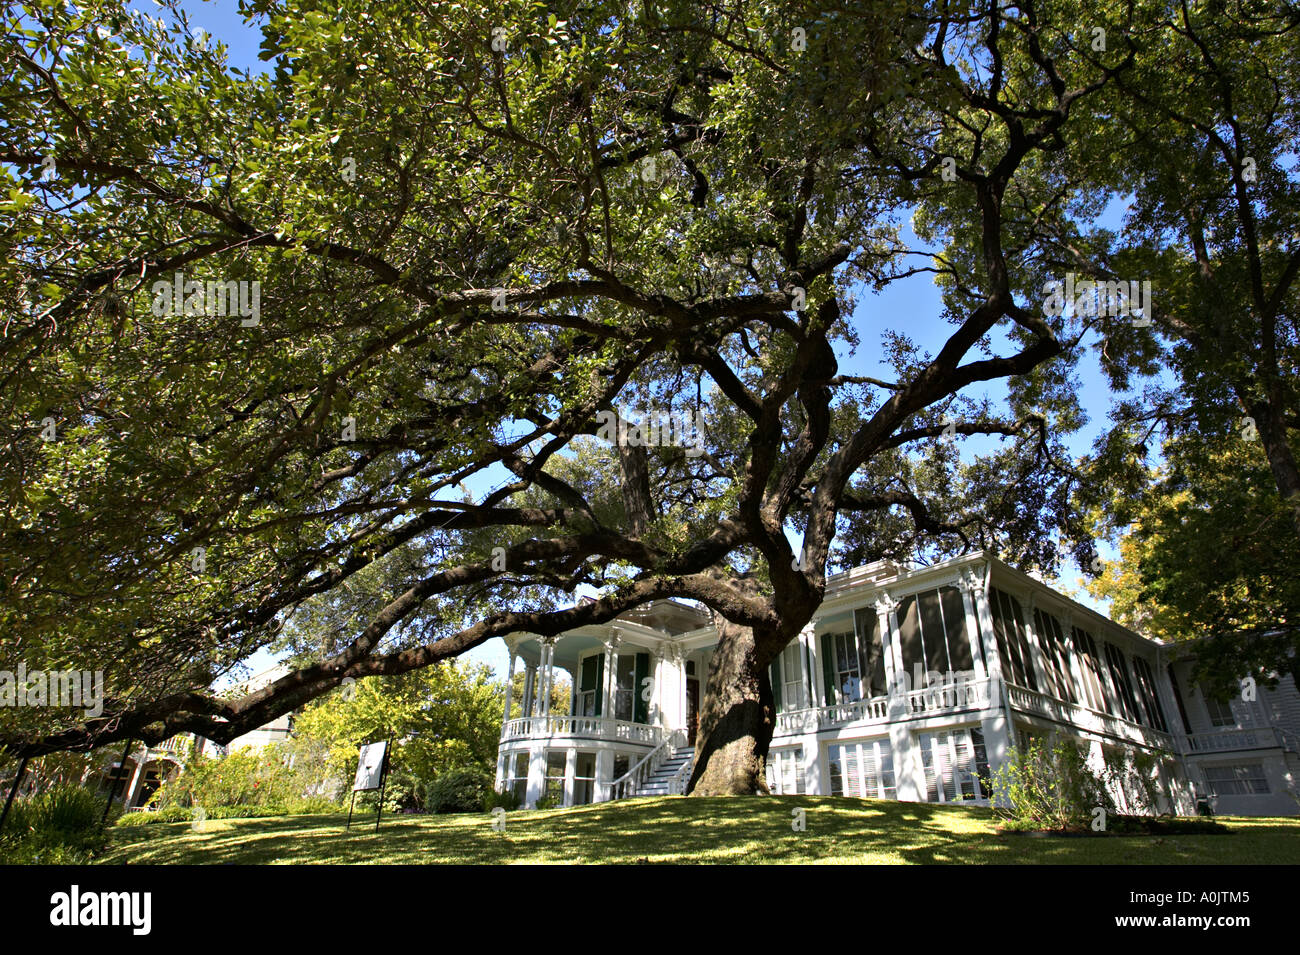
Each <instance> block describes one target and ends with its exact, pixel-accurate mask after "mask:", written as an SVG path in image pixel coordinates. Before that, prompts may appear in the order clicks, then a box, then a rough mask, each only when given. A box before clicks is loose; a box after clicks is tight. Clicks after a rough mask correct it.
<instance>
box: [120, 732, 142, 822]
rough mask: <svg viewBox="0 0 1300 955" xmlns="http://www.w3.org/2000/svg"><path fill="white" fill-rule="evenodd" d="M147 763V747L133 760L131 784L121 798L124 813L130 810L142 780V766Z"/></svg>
mask: <svg viewBox="0 0 1300 955" xmlns="http://www.w3.org/2000/svg"><path fill="white" fill-rule="evenodd" d="M148 761H149V747H147V746H146V747H145V748H144V749H142V750H141V751H140V755H139V756H137V757H136V758H135V772H134V773H132V774H131V782H130V783H128V784H127V787H126V795H125V796H124V797H123V798H122V809H123V810H124V811H125V810H127V809H130V808H131V804H132V803H133V802H135V794H136V792H137V791H138V790H139V788H140V781H141V780H142V779H143V778H144V764H145V763H146V762H148Z"/></svg>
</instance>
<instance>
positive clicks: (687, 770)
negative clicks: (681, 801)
mask: <svg viewBox="0 0 1300 955" xmlns="http://www.w3.org/2000/svg"><path fill="white" fill-rule="evenodd" d="M694 768H695V753H691V758H690V759H688V760H687V761H686V762H684V763H682V768H681V769H679V770H677V772H676V773H675V774H674V775H673V778H672V779H670V780H668V794H669V795H670V796H685V795H686V787H687V785H689V783H690V781H691V770H692V769H694Z"/></svg>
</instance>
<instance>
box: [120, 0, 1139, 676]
mask: <svg viewBox="0 0 1300 955" xmlns="http://www.w3.org/2000/svg"><path fill="white" fill-rule="evenodd" d="M134 6H137V7H139V8H140V9H142V10H144V11H145V12H148V13H150V14H151V15H157V14H158V10H157V8H156V7H155V6H154V4H152V3H149V2H137V3H135V4H134ZM185 8H186V10H187V11H188V13H189V15H190V22H191V25H192V26H193V27H195V28H198V29H203V30H205V31H207V32H208V33H209V34H211V35H212V36H213V37H215V38H216V39H218V40H220V41H222V42H223V43H225V44H226V45H227V47H228V49H229V53H228V56H229V62H230V65H231V66H232V67H233V68H235V69H240V70H243V69H248V70H252V71H254V72H257V71H261V70H264V69H265V68H266V66H267V64H266V63H264V62H262V61H261V60H259V59H258V48H259V46H260V44H261V34H260V32H259V31H258V30H257V28H256V27H254V26H250V25H249V24H246V23H245V22H244V21H243V19H242V17H241V16H240V14H239V11H238V8H237V4H236V3H235V2H234V0H188V2H187V3H186V4H185ZM1121 212H1122V209H1121V208H1120V207H1119V206H1118V205H1116V204H1112V206H1111V208H1109V209H1108V210H1107V211H1106V213H1105V214H1104V216H1103V217H1102V219H1101V220H1100V221H1101V222H1102V223H1104V224H1105V225H1107V226H1109V227H1111V228H1115V227H1118V225H1119V224H1120V223H1119V219H1120V215H1121ZM904 241H909V242H915V241H916V240H915V237H914V236H912V235H911V232H910V229H908V230H906V232H905V235H904ZM941 312H942V303H941V299H940V294H939V290H938V289H937V288H936V287H935V285H934V284H933V281H932V278H931V277H930V276H927V275H920V276H915V277H912V278H910V279H907V280H903V281H899V282H896V283H893V284H892V285H890V286H888V287H887V288H886V289H885V290H884V291H882V292H881V293H879V294H872V293H871V292H870V291H869V290H862V291H861V292H860V293H859V296H858V305H857V309H856V311H855V312H854V316H853V322H854V324H855V326H856V327H857V329H858V332H859V335H860V337H861V340H862V345H861V347H860V348H859V349H858V351H857V353H856V354H854V355H848V354H847V353H846V352H845V351H844V349H840V350H839V358H840V371H841V373H843V374H856V375H872V376H878V377H883V378H889V377H891V376H892V369H891V368H890V367H889V366H888V365H886V364H884V363H883V362H880V361H877V360H876V358H877V356H878V354H879V351H878V349H877V348H876V345H877V344H878V342H879V336H880V331H881V330H882V329H883V328H886V327H899V322H898V319H899V317H900V316H916V317H917V321H915V322H908V323H906V325H905V327H903V328H902V330H903V331H905V333H906V334H907V335H908V336H909V337H910V338H911V339H912V340H913V341H914V342H915V343H916V344H917V345H918V346H919V347H920V348H922V349H924V350H927V351H929V352H931V353H934V352H936V351H938V349H939V348H940V347H942V345H943V343H944V341H946V339H947V337H948V335H950V334H951V332H952V330H953V326H951V325H949V324H948V323H947V322H944V321H942V320H941V319H939V318H938V317H937V316H939V315H940V314H941ZM931 316H934V317H931ZM1078 376H1079V380H1080V390H1079V394H1080V398H1081V401H1082V403H1083V406H1084V409H1085V411H1086V412H1087V414H1088V417H1089V419H1090V420H1089V423H1088V425H1086V426H1085V427H1084V428H1083V429H1082V430H1081V431H1080V432H1078V433H1077V434H1075V435H1072V436H1070V438H1069V440H1068V441H1067V442H1066V443H1067V446H1068V447H1069V448H1070V451H1071V453H1072V454H1073V455H1075V456H1078V455H1082V454H1085V453H1087V451H1088V450H1089V449H1090V447H1091V444H1092V441H1093V440H1094V438H1096V436H1097V435H1098V434H1099V433H1100V432H1101V430H1103V429H1104V428H1105V426H1106V424H1107V420H1108V419H1107V412H1108V410H1109V407H1110V403H1111V400H1112V393H1111V392H1110V390H1109V387H1108V385H1107V383H1106V381H1105V379H1104V377H1103V375H1102V373H1101V369H1100V367H1099V365H1098V363H1097V360H1096V358H1095V356H1094V355H1092V354H1091V352H1090V353H1089V355H1088V357H1087V358H1086V359H1085V360H1084V361H1083V362H1082V363H1081V365H1080V368H1079V371H1078ZM985 391H991V393H992V395H993V396H994V398H995V399H996V398H998V397H1000V396H1001V395H1004V394H1005V389H1003V388H1001V387H998V386H996V385H995V386H992V388H991V389H990V386H981V387H980V388H979V389H978V390H973V391H972V392H971V394H973V395H979V394H983V393H984V392H985ZM980 446H981V445H980V444H978V443H976V442H974V441H972V442H969V443H968V444H967V445H965V447H967V448H969V449H976V450H977V449H979V448H980ZM984 446H987V442H985V443H984ZM471 489H473V490H476V491H477V490H482V489H481V488H474V487H473V486H471ZM1102 552H1103V555H1104V556H1108V557H1113V556H1114V552H1113V551H1112V550H1111V549H1110V548H1108V547H1103V548H1102ZM1066 582H1067V583H1074V582H1072V581H1070V580H1069V575H1067V580H1066ZM1080 599H1083V598H1080ZM1084 602H1085V603H1089V604H1090V605H1093V606H1097V605H1096V604H1094V603H1093V602H1092V601H1089V600H1086V599H1085V600H1084ZM1098 609H1101V610H1103V612H1104V610H1105V608H1104V607H1101V606H1098ZM465 658H466V659H468V660H471V661H474V662H483V663H487V664H488V665H490V666H492V667H493V669H494V670H496V671H497V672H498V673H502V672H504V670H505V666H506V662H507V657H506V650H505V644H504V641H501V640H492V641H490V642H489V643H488V644H486V645H485V646H482V647H479V648H476V649H475V650H472V651H470V652H469V653H468V654H466V657H465ZM249 663H250V665H251V666H252V667H253V669H254V670H258V669H261V668H263V667H265V666H267V665H269V663H270V658H269V657H268V656H267V655H265V654H258V655H257V656H256V657H254V658H253V659H252V660H250V661H249Z"/></svg>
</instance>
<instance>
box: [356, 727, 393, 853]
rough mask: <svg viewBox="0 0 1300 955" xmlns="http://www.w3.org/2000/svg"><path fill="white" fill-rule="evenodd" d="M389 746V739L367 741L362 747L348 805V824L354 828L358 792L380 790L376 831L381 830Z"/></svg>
mask: <svg viewBox="0 0 1300 955" xmlns="http://www.w3.org/2000/svg"><path fill="white" fill-rule="evenodd" d="M388 748H389V740H384V741H383V742H382V743H366V744H365V745H364V746H362V747H361V757H360V759H358V760H357V775H356V779H354V780H353V781H352V802H351V804H350V805H349V806H348V825H347V828H348V829H349V830H351V828H352V810H353V809H354V808H356V804H357V793H361V792H373V791H374V790H376V789H378V790H379V812H378V813H377V814H376V815H375V832H378V831H379V819H380V817H381V816H383V814H384V791H385V787H386V786H387V783H388Z"/></svg>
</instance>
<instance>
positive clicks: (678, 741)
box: [609, 730, 686, 799]
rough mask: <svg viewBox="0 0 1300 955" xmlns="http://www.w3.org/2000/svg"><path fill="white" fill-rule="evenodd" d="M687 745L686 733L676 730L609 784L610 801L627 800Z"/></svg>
mask: <svg viewBox="0 0 1300 955" xmlns="http://www.w3.org/2000/svg"><path fill="white" fill-rule="evenodd" d="M685 745H686V732H685V731H684V730H674V731H673V732H671V733H669V734H668V736H667V737H665V739H664V741H663V742H662V743H660V744H659V745H658V746H656V747H655V748H654V749H652V750H650V752H648V753H646V754H645V756H643V757H642V758H641V761H640V762H638V763H637V764H636V765H635V766H633V767H632V768H631V769H629V770H628V771H627V772H626V773H624V774H623V775H622V776H620V777H618V779H616V780H614V781H613V782H612V783H610V784H609V798H610V799H626V798H627V797H628V796H630V795H632V794H633V793H635V792H636V791H637V790H638V789H640V788H641V786H642V784H643V783H644V782H645V781H646V780H647V779H649V778H650V777H651V776H652V775H654V771H655V770H656V769H658V768H659V767H660V765H662V764H663V761H664V760H665V759H667V758H668V756H669V755H670V754H672V753H675V752H676V751H677V749H678V747H680V746H685Z"/></svg>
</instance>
